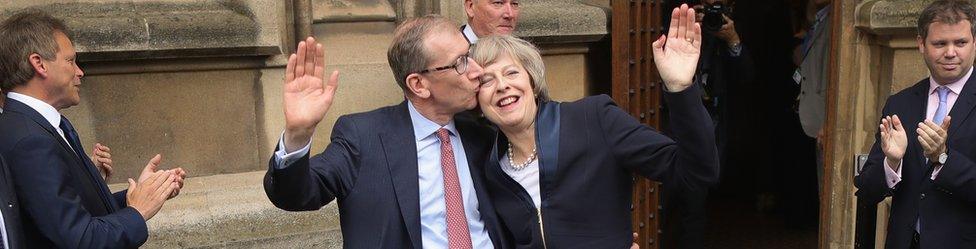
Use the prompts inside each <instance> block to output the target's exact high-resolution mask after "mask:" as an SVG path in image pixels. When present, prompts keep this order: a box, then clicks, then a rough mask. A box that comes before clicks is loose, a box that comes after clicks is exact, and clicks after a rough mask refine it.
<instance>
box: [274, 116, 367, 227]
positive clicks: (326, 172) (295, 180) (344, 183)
mask: <svg viewBox="0 0 976 249" xmlns="http://www.w3.org/2000/svg"><path fill="white" fill-rule="evenodd" d="M357 135H358V134H357V131H356V127H355V124H354V122H352V120H351V119H349V118H347V117H340V118H339V120H337V121H336V124H335V127H334V128H333V130H332V142H331V143H330V144H329V145H328V146H327V147H326V148H325V151H324V152H322V153H321V154H318V155H316V156H313V157H309V155H307V154H306V155H305V156H304V157H302V158H301V159H298V160H297V161H295V162H294V163H293V164H291V165H289V166H288V167H285V168H284V169H279V168H278V167H276V166H277V165H275V164H276V162H275V159H274V156H272V158H271V160H270V162H269V163H268V172H267V174H265V176H264V192H265V194H267V195H268V198H269V199H271V203H273V204H274V205H275V206H276V207H278V208H281V209H284V210H288V211H309V210H318V209H319V208H322V206H325V205H326V204H329V203H330V202H332V201H333V200H335V199H336V198H338V199H340V200H341V199H342V198H343V197H345V195H346V194H347V191H348V190H349V189H352V186H353V184H354V183H355V182H356V178H357V173H358V169H359V167H358V165H359V156H360V154H359V147H358V144H357V143H358V141H359V138H358V137H357ZM276 150H277V149H276Z"/></svg>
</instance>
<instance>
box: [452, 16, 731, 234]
mask: <svg viewBox="0 0 976 249" xmlns="http://www.w3.org/2000/svg"><path fill="white" fill-rule="evenodd" d="M674 12H675V13H676V14H675V15H674V16H675V17H678V18H680V20H677V21H674V22H672V23H673V24H674V25H680V26H681V27H680V29H679V28H678V27H672V30H674V31H675V32H672V33H671V34H670V35H669V36H668V37H662V38H661V39H660V40H658V42H655V46H654V49H655V60H656V62H657V63H656V64H657V65H658V70H660V71H662V74H666V75H668V76H669V77H665V84H667V85H668V89H669V92H667V93H665V94H664V97H665V100H667V101H668V102H669V104H670V105H671V106H672V107H671V108H672V112H671V114H672V117H671V119H670V122H671V126H672V127H675V128H674V129H673V132H674V140H672V138H669V137H666V136H664V135H662V134H660V133H658V132H657V131H655V130H653V129H652V128H650V127H648V126H645V125H642V124H640V123H639V122H638V121H637V120H636V119H634V118H633V117H631V116H630V115H629V114H627V113H626V112H625V111H623V110H622V109H620V108H619V107H617V106H616V105H615V104H614V103H613V101H612V100H610V98H609V97H607V96H606V95H601V96H592V97H586V98H583V99H581V100H579V101H575V102H565V103H560V102H555V101H550V100H549V98H548V89H547V83H546V81H545V76H544V73H545V69H544V68H545V65H543V62H542V58H541V56H540V55H539V51H538V50H537V49H536V48H535V47H534V46H532V44H530V43H528V42H526V41H524V40H521V39H518V38H514V37H511V36H489V37H485V38H482V39H480V40H478V42H477V43H476V44H475V45H474V46H473V47H472V51H471V57H472V58H473V59H474V60H475V62H477V63H478V64H479V65H482V66H483V68H484V71H483V74H482V75H481V87H480V91H479V92H478V103H479V105H480V107H481V110H482V112H483V113H484V114H485V117H486V118H488V120H489V121H491V122H492V123H494V124H495V125H496V126H497V127H498V129H499V130H500V131H501V132H500V133H499V134H498V135H497V136H496V137H495V139H494V140H493V141H494V144H493V147H492V150H491V152H490V153H489V158H488V160H487V162H486V165H485V167H484V170H485V176H486V178H487V180H488V181H487V188H488V192H489V195H490V196H491V199H492V202H493V204H494V205H495V209H496V211H497V213H498V214H499V217H500V218H501V220H502V221H503V222H502V224H504V225H503V229H505V230H506V231H507V233H508V234H509V235H510V236H512V240H511V241H510V242H511V243H512V245H508V246H507V247H512V248H627V247H628V246H631V245H632V243H631V242H632V232H631V230H630V229H631V219H630V216H631V213H630V204H631V195H630V194H631V187H632V180H631V177H632V175H633V174H634V173H637V174H640V175H642V176H644V177H647V178H650V179H654V180H659V181H664V182H668V183H672V184H674V186H681V187H698V186H707V185H710V184H714V183H715V181H716V180H717V177H718V162H717V152H716V149H715V137H714V130H713V128H712V122H711V119H710V118H709V116H708V113H707V112H706V111H705V108H704V106H702V103H701V100H700V98H699V96H700V94H701V89H700V88H699V87H696V86H694V85H691V83H690V82H691V81H690V80H689V79H690V75H692V74H693V73H694V71H695V65H696V64H697V61H698V50H699V47H700V44H701V36H700V28H698V26H697V25H693V24H694V22H693V21H692V20H693V18H694V11H692V10H690V9H688V7H687V6H682V7H681V9H680V10H679V9H675V10H674ZM679 30H680V31H682V32H679Z"/></svg>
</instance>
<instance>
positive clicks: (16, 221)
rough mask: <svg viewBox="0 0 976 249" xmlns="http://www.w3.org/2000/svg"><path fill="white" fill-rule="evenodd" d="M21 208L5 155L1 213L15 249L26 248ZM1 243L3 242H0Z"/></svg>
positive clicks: (0, 166)
mask: <svg viewBox="0 0 976 249" xmlns="http://www.w3.org/2000/svg"><path fill="white" fill-rule="evenodd" d="M0 115H3V114H0ZM19 208H20V204H19V203H18V202H17V194H16V193H14V183H13V181H11V179H10V168H9V167H7V163H6V160H4V159H3V155H0V212H3V225H4V230H6V231H7V234H6V236H5V238H6V239H7V245H9V246H10V248H14V249H17V248H25V247H24V245H23V243H24V234H23V232H21V231H22V230H23V228H21V225H20V210H19ZM0 243H3V242H2V241H0Z"/></svg>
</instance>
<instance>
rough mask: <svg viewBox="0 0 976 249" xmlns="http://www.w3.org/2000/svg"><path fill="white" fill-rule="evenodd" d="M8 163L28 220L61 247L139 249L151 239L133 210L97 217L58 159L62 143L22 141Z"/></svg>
mask: <svg viewBox="0 0 976 249" xmlns="http://www.w3.org/2000/svg"><path fill="white" fill-rule="evenodd" d="M14 148H15V149H14V150H13V151H12V152H11V154H9V155H7V157H8V158H7V162H8V163H9V164H10V165H11V172H12V173H13V176H14V179H16V180H15V185H16V190H17V195H18V196H19V197H20V200H21V205H22V207H23V209H22V210H23V211H24V212H22V213H21V215H26V216H27V217H26V218H25V219H29V220H31V221H32V222H33V223H34V224H35V225H36V226H37V229H38V230H39V231H40V232H41V234H42V235H43V236H44V237H46V238H48V239H49V240H51V241H52V242H54V244H55V245H57V246H58V247H60V248H135V247H139V246H140V245H142V244H143V243H145V242H146V239H147V238H148V236H149V231H148V228H147V227H146V221H145V220H143V218H142V215H141V214H139V212H138V211H136V210H135V209H134V208H131V207H125V208H122V209H120V210H118V211H116V212H115V213H112V214H109V215H105V216H100V217H93V216H92V215H91V214H90V213H89V212H88V210H86V209H85V208H84V207H83V206H82V204H81V197H80V196H79V194H78V192H77V190H76V189H74V187H73V186H72V185H71V184H69V182H70V181H71V179H72V176H71V175H69V173H68V172H69V170H68V168H67V167H75V165H72V164H71V163H70V162H66V161H64V159H63V157H61V156H59V154H58V152H59V150H61V147H60V144H58V143H57V141H55V140H54V139H53V138H51V137H48V136H27V137H25V138H24V139H22V140H20V141H19V142H18V143H17V145H16V146H15V147H14Z"/></svg>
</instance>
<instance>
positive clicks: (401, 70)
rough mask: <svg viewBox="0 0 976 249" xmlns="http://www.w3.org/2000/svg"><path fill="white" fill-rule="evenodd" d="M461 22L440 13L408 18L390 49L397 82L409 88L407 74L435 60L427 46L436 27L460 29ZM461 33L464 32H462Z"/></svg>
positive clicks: (402, 86)
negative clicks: (457, 22) (458, 22)
mask: <svg viewBox="0 0 976 249" xmlns="http://www.w3.org/2000/svg"><path fill="white" fill-rule="evenodd" d="M457 27H458V25H457V24H456V23H454V22H453V21H451V20H448V19H447V18H444V17H441V16H438V15H427V16H424V17H418V18H411V19H407V20H406V21H404V22H403V23H401V24H400V25H399V26H397V28H396V30H395V31H393V42H392V44H391V45H390V49H389V50H388V51H387V52H386V59H387V61H389V63H390V69H392V70H393V76H394V77H396V82H397V85H399V86H400V88H401V89H403V91H404V92H405V93H406V92H409V91H408V90H407V76H408V75H410V74H412V73H416V72H420V71H422V70H424V69H426V68H427V66H428V64H430V63H431V60H432V58H431V57H432V56H431V53H430V51H427V47H426V46H425V44H426V41H427V38H428V37H430V35H431V34H432V33H433V31H435V30H447V29H457ZM458 32H460V31H458Z"/></svg>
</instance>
